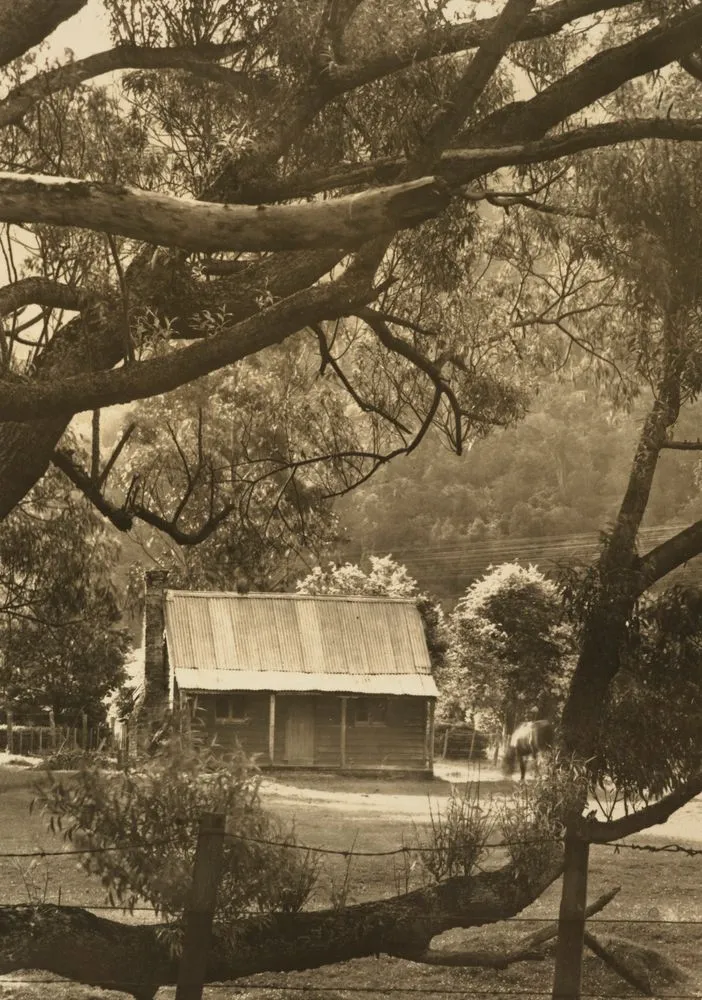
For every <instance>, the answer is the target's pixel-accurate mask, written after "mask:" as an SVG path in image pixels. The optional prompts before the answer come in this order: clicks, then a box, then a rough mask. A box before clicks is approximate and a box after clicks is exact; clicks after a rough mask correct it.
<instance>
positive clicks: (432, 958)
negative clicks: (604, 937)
mask: <svg viewBox="0 0 702 1000" xmlns="http://www.w3.org/2000/svg"><path fill="white" fill-rule="evenodd" d="M620 890H621V886H620V885H618V886H616V887H615V888H614V889H610V891H609V892H605V893H604V895H602V896H600V897H599V898H598V899H596V900H595V901H594V902H593V903H590V905H589V906H588V907H587V909H586V910H585V917H586V918H587V917H591V916H592V915H593V913H598V912H599V911H600V910H602V909H604V907H605V906H607V905H608V903H611V902H612V900H613V899H614V897H615V896H616V895H617V893H618V892H619V891H620ZM557 934H558V921H557V920H554V922H553V923H552V924H548V925H547V926H546V927H542V928H540V930H538V931H536V932H535V933H534V934H529V935H528V936H527V937H525V938H523V939H522V940H521V941H520V942H519V944H518V945H517V947H516V948H513V949H512V950H511V951H508V952H497V951H472V950H470V949H456V950H453V951H440V950H439V949H438V948H429V949H427V951H426V952H425V953H424V954H423V955H421V956H420V957H418V958H415V959H414V961H416V962H423V963H425V964H426V965H452V966H481V967H483V968H490V969H506V968H507V966H509V965H514V963H515V962H525V961H534V960H536V961H539V960H541V959H542V958H543V957H544V954H543V951H542V948H541V946H542V945H544V944H545V943H546V942H547V941H550V940H551V938H554V937H555V936H556V935H557Z"/></svg>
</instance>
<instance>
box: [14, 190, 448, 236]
mask: <svg viewBox="0 0 702 1000" xmlns="http://www.w3.org/2000/svg"><path fill="white" fill-rule="evenodd" d="M448 199H449V195H448V191H447V190H446V187H445V185H444V183H443V182H442V181H440V180H437V179H436V178H433V177H428V178H423V179H420V180H417V181H411V182H409V183H406V184H398V185H395V186H393V187H389V188H378V189H375V190H371V191H365V192H363V193H361V194H357V195H350V196H347V197H344V198H338V199H335V200H330V201H325V202H316V203H314V204H304V205H282V206H278V205H273V206H265V205H258V206H257V207H256V208H252V207H250V206H248V205H247V206H243V205H219V204H212V203H210V202H201V201H186V200H185V199H180V198H174V197H171V196H169V195H162V194H155V193H152V192H149V191H141V190H138V189H136V188H130V187H127V186H122V185H112V184H98V183H92V182H90V181H81V180H74V179H70V178H55V177H45V176H42V175H36V176H35V175H22V174H11V173H4V172H0V220H2V221H3V222H42V223H50V224H54V225H59V226H77V227H79V228H83V229H92V230H94V231H102V232H106V233H111V234H113V235H117V236H127V237H130V238H131V239H136V240H144V241H145V242H147V243H161V244H165V245H167V246H171V247H182V248H184V249H186V250H201V251H205V252H212V251H216V250H297V249H303V248H306V247H337V246H348V247H353V246H355V245H358V244H359V243H363V242H365V241H366V240H369V239H371V238H372V237H374V236H376V235H378V234H380V233H384V232H394V231H395V230H397V229H403V228H406V227H409V226H415V225H417V224H418V223H419V222H422V221H423V220H425V219H429V218H433V217H434V216H435V215H438V214H439V212H440V211H441V210H442V209H443V208H445V207H446V205H447V203H448Z"/></svg>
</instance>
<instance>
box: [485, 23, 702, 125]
mask: <svg viewBox="0 0 702 1000" xmlns="http://www.w3.org/2000/svg"><path fill="white" fill-rule="evenodd" d="M701 43H702V8H700V7H695V8H693V9H692V10H691V11H686V12H684V13H682V14H678V15H677V16H675V17H672V18H670V19H669V20H668V21H666V22H665V23H664V24H660V25H657V26H656V27H655V28H652V29H651V30H650V31H646V32H644V33H643V34H642V35H639V36H638V37H636V38H634V39H632V40H631V41H628V42H625V43H623V44H622V45H618V46H612V47H611V48H608V49H607V50H606V51H604V52H598V53H597V54H596V55H594V56H592V57H591V58H590V59H587V60H585V62H583V63H581V64H580V65H579V66H576V68H575V69H574V70H572V71H571V72H570V73H566V74H565V75H564V76H562V77H560V78H559V79H558V80H556V81H555V82H554V83H552V84H551V85H550V86H549V87H546V88H545V89H544V90H542V91H541V92H540V93H538V94H536V96H535V97H532V98H530V99H529V100H527V101H515V102H514V103H512V104H508V105H506V106H505V107H503V108H500V110H499V111H496V112H494V114H492V115H489V116H488V117H487V118H486V119H485V120H484V121H482V122H480V123H479V124H478V125H477V126H476V128H475V129H474V130H473V132H472V133H471V135H470V136H469V138H470V139H471V142H470V144H471V145H473V144H475V145H477V144H483V143H485V142H486V140H487V141H498V142H499V140H500V139H504V138H509V139H511V140H513V141H514V140H518V139H538V138H541V137H542V136H543V135H544V134H545V133H546V132H547V131H548V130H549V129H551V128H554V127H556V126H557V125H559V124H562V123H563V122H564V121H566V120H567V119H568V118H569V117H571V116H572V115H574V114H575V113H576V112H578V111H581V110H582V109H583V108H586V107H589V106H590V105H591V104H593V103H594V102H595V101H597V100H599V99H600V98H602V97H604V96H606V95H607V94H610V93H612V92H613V91H615V90H617V89H618V88H619V87H621V86H622V84H624V83H626V82H627V81H628V80H631V79H633V78H634V77H638V76H643V75H644V74H645V73H651V72H653V71H654V70H657V69H661V68H662V67H663V66H665V65H667V64H668V63H670V62H673V61H675V60H677V59H680V58H681V57H682V56H685V55H687V54H688V53H690V52H694V51H695V49H697V48H699V46H700V44H701Z"/></svg>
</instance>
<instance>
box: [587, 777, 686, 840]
mask: <svg viewBox="0 0 702 1000" xmlns="http://www.w3.org/2000/svg"><path fill="white" fill-rule="evenodd" d="M701 792H702V771H699V772H698V773H697V774H695V775H693V777H692V778H690V779H689V780H688V781H686V782H684V784H682V785H680V786H679V787H678V788H676V789H675V790H674V791H672V792H670V793H669V794H668V795H665V796H664V797H663V798H662V799H659V800H658V802H654V803H653V804H652V805H649V806H646V807H645V808H643V809H640V810H638V811H637V812H635V813H631V814H630V815H629V816H622V817H621V818H620V819H614V820H610V821H609V822H607V823H603V822H600V821H598V820H594V819H587V818H585V817H581V818H579V819H578V820H577V823H576V828H575V829H576V832H577V834H578V836H580V837H582V838H583V839H584V840H587V841H589V843H591V844H607V843H610V842H611V841H614V840H621V839H622V838H623V837H630V836H631V835H632V834H634V833H640V832H641V831H642V830H647V829H648V828H649V827H651V826H656V825H658V824H659V823H665V822H666V821H667V820H668V819H669V818H670V817H671V816H672V815H673V813H674V812H676V811H677V810H678V809H680V808H682V806H684V805H686V804H687V803H688V802H690V801H691V800H692V799H694V798H695V797H696V796H697V795H699V794H700V793H701Z"/></svg>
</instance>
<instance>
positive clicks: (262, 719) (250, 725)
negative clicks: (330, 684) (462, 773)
mask: <svg viewBox="0 0 702 1000" xmlns="http://www.w3.org/2000/svg"><path fill="white" fill-rule="evenodd" d="M245 694H246V697H247V699H248V700H247V718H246V721H245V722H241V721H236V722H233V721H232V722H223V721H221V720H219V719H217V718H216V716H215V697H214V696H212V695H199V696H198V707H199V712H198V717H199V718H200V720H201V722H202V723H203V724H204V726H205V728H206V730H207V732H208V733H210V734H212V735H216V737H217V746H218V747H220V748H221V749H222V751H227V750H233V749H235V748H236V747H237V746H240V747H241V748H242V749H243V750H244V751H245V752H246V753H247V754H250V755H251V756H253V757H255V759H256V760H257V762H258V763H259V765H261V766H263V767H266V766H270V765H271V760H270V757H269V711H270V694H269V693H268V692H255V693H251V692H246V693H245ZM303 703H304V704H303ZM347 706H348V710H347V727H346V753H345V757H346V760H345V765H344V766H345V767H346V769H349V770H353V769H358V770H362V769H369V770H378V769H383V768H388V769H393V768H396V769H405V768H406V769H408V770H417V769H422V770H423V769H425V768H427V766H428V764H427V761H426V759H425V726H426V701H425V699H420V698H410V697H404V698H403V697H398V698H393V697H390V698H388V706H387V717H386V722H385V724H380V725H379V724H373V725H368V724H357V723H356V721H355V711H354V708H355V699H354V698H352V697H350V698H348V701H347ZM296 712H297V713H300V712H302V714H303V715H304V714H306V713H309V714H310V715H311V718H312V720H313V736H312V740H311V747H310V749H311V757H310V759H309V760H302V761H301V760H299V759H295V758H294V756H292V757H291V754H290V744H289V728H288V727H289V720H290V717H291V715H293V716H294V714H295V713H296ZM341 716H342V712H341V698H340V697H338V696H336V695H328V694H326V695H325V694H322V695H318V694H307V695H288V694H276V704H275V733H274V759H273V762H272V764H273V766H274V767H276V766H278V767H286V766H287V767H289V766H310V767H320V768H328V769H335V768H341V767H342V755H341V742H342V741H341Z"/></svg>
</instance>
